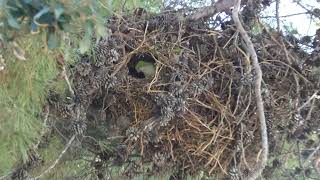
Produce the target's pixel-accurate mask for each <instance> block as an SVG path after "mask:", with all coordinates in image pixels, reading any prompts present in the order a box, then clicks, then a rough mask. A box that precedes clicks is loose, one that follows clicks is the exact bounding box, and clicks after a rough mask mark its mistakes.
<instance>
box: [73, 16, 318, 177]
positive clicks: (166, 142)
mask: <svg viewBox="0 0 320 180" xmlns="http://www.w3.org/2000/svg"><path fill="white" fill-rule="evenodd" d="M108 21H109V22H108V28H109V29H110V30H111V31H112V33H111V34H110V36H109V37H108V38H106V39H102V40H100V41H99V42H98V44H96V45H95V47H94V53H93V54H94V55H95V56H94V57H93V56H89V55H87V56H84V57H83V58H82V59H81V62H79V64H77V65H76V66H75V68H74V72H75V75H74V81H73V84H74V88H75V89H74V90H75V93H76V99H77V104H79V105H78V106H81V108H80V109H82V110H83V109H84V111H86V112H85V113H86V114H87V118H86V119H87V120H85V119H84V118H82V119H84V120H83V121H87V122H86V123H88V124H92V123H93V122H92V119H94V121H100V122H101V121H107V120H106V119H108V118H109V119H112V121H111V122H109V126H108V127H106V128H107V130H106V131H108V132H107V134H108V133H110V131H112V130H115V133H113V134H112V135H111V134H108V135H107V136H109V137H110V136H124V138H123V141H122V144H124V145H125V147H126V148H125V155H123V157H122V158H121V159H122V160H121V161H122V163H124V162H125V161H126V160H128V157H129V156H130V155H131V154H133V153H137V152H138V154H140V155H141V156H142V157H143V159H144V161H145V162H153V163H154V169H156V170H155V171H159V169H160V170H161V169H168V168H170V167H171V168H172V169H176V172H183V173H188V174H194V173H196V172H198V171H199V170H205V171H206V172H208V173H209V174H212V173H218V174H225V175H226V174H229V175H232V174H235V173H231V171H232V172H233V171H235V172H236V171H237V172H238V171H239V172H238V173H239V174H240V176H242V177H244V176H246V175H247V174H249V173H250V170H251V168H252V167H253V165H254V163H255V161H256V159H257V158H259V157H258V155H259V151H260V137H259V136H260V132H259V131H260V130H259V125H258V123H259V121H258V117H257V115H256V103H255V94H254V90H253V89H254V87H253V86H254V85H253V82H254V78H255V75H254V74H253V73H252V71H251V66H250V61H249V57H247V54H246V53H245V48H244V47H243V45H242V44H241V41H238V39H237V38H236V36H234V33H235V31H234V28H233V27H229V28H227V29H225V30H223V31H216V30H214V29H213V28H212V27H213V26H212V25H211V24H209V23H208V22H206V21H199V22H191V21H184V20H183V19H181V18H180V15H177V13H176V12H174V13H164V14H161V15H157V16H148V15H146V14H142V15H141V14H137V15H135V16H131V17H122V18H116V17H114V18H112V19H109V20H108ZM266 32H267V31H266ZM252 40H253V42H254V43H255V46H256V47H255V48H256V50H257V53H258V56H259V61H260V65H261V67H262V71H263V81H264V82H263V89H262V91H263V97H264V103H265V108H266V109H265V111H266V117H267V121H268V124H267V126H268V134H269V138H270V140H269V143H271V146H272V148H273V149H276V148H277V146H278V145H277V144H276V141H275V139H274V137H276V136H277V135H279V132H281V131H279V127H282V128H290V124H292V127H291V129H290V130H289V131H292V133H293V134H294V133H297V129H299V128H300V129H307V128H309V129H310V126H309V124H310V122H309V121H307V120H305V119H306V116H305V115H304V114H301V111H297V108H298V105H299V104H301V103H302V102H304V101H305V100H307V99H308V97H310V95H312V93H313V92H314V91H313V90H314V89H317V88H319V82H317V81H315V80H314V79H315V78H314V74H312V75H311V74H310V73H309V72H310V71H308V69H303V70H302V68H301V67H299V65H305V63H306V62H304V61H302V60H301V59H306V58H301V59H300V57H303V56H307V55H308V54H307V53H305V52H303V51H300V50H294V49H292V48H291V49H289V50H288V48H290V47H289V43H286V42H285V41H284V42H285V43H283V40H282V39H281V38H280V35H279V34H272V33H271V32H268V33H264V34H259V35H258V36H256V37H253V39H252ZM140 53H141V54H143V53H148V54H150V55H152V56H153V57H154V59H155V62H156V63H155V64H156V73H155V75H154V77H153V78H152V79H139V78H135V77H134V76H132V75H129V73H128V72H129V70H128V64H130V58H131V57H133V56H135V55H137V54H140ZM288 54H290V56H288ZM301 61H302V62H301ZM78 109H79V108H78ZM92 109H96V110H98V112H99V113H93V114H102V116H99V117H98V118H97V117H94V118H91V120H89V119H88V114H92V113H90V111H91V110H92ZM71 111H72V110H71ZM314 112H316V111H315V110H314ZM69 114H72V113H69ZM297 114H298V115H297ZM108 115H111V117H108ZM299 115H300V116H299ZM298 116H299V118H298ZM316 116H317V114H315V113H311V117H316ZM123 117H125V119H126V121H125V122H122V120H121V119H123ZM292 118H295V119H300V120H298V121H299V122H300V121H301V122H302V121H303V123H302V124H303V125H302V124H301V123H300V124H299V123H295V122H296V121H291V119H292ZM275 119H276V120H275ZM313 123H314V122H313ZM82 126H84V125H82ZM82 126H81V127H82ZM77 127H78V126H77ZM84 127H85V128H87V126H84ZM313 128H314V127H313ZM77 131H81V133H84V132H82V130H77Z"/></svg>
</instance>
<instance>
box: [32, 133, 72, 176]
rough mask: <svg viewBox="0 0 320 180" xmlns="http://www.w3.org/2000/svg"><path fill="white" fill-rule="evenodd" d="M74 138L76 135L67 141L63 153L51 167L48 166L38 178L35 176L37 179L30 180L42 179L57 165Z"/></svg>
mask: <svg viewBox="0 0 320 180" xmlns="http://www.w3.org/2000/svg"><path fill="white" fill-rule="evenodd" d="M75 137H76V134H74V135H73V136H72V137H71V138H70V140H69V142H68V144H67V145H66V147H65V148H64V149H63V151H62V152H61V153H60V155H59V156H58V158H57V159H56V160H55V161H54V163H53V164H52V165H51V166H49V168H48V169H46V170H45V171H44V172H43V173H41V174H40V175H39V176H37V177H35V178H31V180H37V179H40V178H42V177H43V176H44V175H46V174H48V173H49V172H50V171H51V170H52V169H53V168H54V167H55V166H56V165H57V164H58V163H59V161H60V160H61V158H62V156H63V155H64V154H65V153H66V152H67V150H68V149H69V147H70V146H71V144H72V142H73V141H74V139H75Z"/></svg>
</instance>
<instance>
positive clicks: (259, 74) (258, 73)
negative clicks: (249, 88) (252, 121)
mask: <svg viewBox="0 0 320 180" xmlns="http://www.w3.org/2000/svg"><path fill="white" fill-rule="evenodd" d="M240 3H241V0H236V1H235V4H234V9H233V11H232V19H233V21H234V23H235V25H236V27H237V30H238V31H239V32H240V34H241V36H242V39H243V40H244V42H245V43H246V45H247V47H248V49H247V50H248V53H249V55H250V57H251V60H252V64H253V67H254V69H255V72H256V79H255V95H256V103H257V110H258V117H259V120H260V129H261V141H262V158H261V162H260V163H259V164H257V165H256V168H255V171H254V172H253V173H252V174H250V176H249V177H248V179H249V180H251V179H252V180H253V179H257V177H258V176H259V175H260V174H261V172H262V170H263V169H264V168H265V166H266V163H267V160H268V153H269V152H268V151H269V150H268V149H269V145H268V134H267V126H266V119H265V116H264V107H263V100H262V96H261V81H262V71H261V68H260V65H259V62H258V57H257V54H256V51H255V49H254V46H253V43H252V41H251V40H250V37H249V35H248V33H247V32H246V31H245V29H244V28H243V26H242V24H241V22H240V19H239V11H240Z"/></svg>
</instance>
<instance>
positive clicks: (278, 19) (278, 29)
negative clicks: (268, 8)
mask: <svg viewBox="0 0 320 180" xmlns="http://www.w3.org/2000/svg"><path fill="white" fill-rule="evenodd" d="M279 5H280V0H276V19H277V31H278V32H280V18H279Z"/></svg>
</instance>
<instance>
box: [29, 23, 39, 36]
mask: <svg viewBox="0 0 320 180" xmlns="http://www.w3.org/2000/svg"><path fill="white" fill-rule="evenodd" d="M30 32H31V34H38V33H40V28H39V26H38V25H37V24H36V23H34V22H33V21H32V22H31V24H30Z"/></svg>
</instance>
